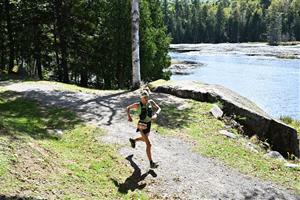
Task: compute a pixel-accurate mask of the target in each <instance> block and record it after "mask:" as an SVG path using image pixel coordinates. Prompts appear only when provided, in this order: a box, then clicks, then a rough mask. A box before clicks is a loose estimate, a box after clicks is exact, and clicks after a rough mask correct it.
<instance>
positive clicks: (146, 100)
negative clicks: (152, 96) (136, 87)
mask: <svg viewBox="0 0 300 200" xmlns="http://www.w3.org/2000/svg"><path fill="white" fill-rule="evenodd" d="M141 101H142V104H144V105H145V104H147V103H148V97H147V96H144V97H142V98H141Z"/></svg>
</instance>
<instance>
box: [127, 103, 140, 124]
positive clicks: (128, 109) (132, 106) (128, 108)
mask: <svg viewBox="0 0 300 200" xmlns="http://www.w3.org/2000/svg"><path fill="white" fill-rule="evenodd" d="M138 106H139V104H138V103H134V104H131V105H129V106H127V108H126V112H127V117H128V121H130V122H132V117H131V115H130V110H131V109H137V108H138Z"/></svg>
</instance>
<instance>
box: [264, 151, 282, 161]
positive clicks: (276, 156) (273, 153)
mask: <svg viewBox="0 0 300 200" xmlns="http://www.w3.org/2000/svg"><path fill="white" fill-rule="evenodd" d="M264 157H269V158H273V159H276V160H284V157H283V156H282V155H281V154H280V153H279V152H278V151H269V152H268V153H266V154H265V155H264Z"/></svg>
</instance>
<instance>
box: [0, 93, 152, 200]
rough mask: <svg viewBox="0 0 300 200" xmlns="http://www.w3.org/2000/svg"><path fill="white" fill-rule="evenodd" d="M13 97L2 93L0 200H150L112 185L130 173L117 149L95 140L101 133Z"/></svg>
mask: <svg viewBox="0 0 300 200" xmlns="http://www.w3.org/2000/svg"><path fill="white" fill-rule="evenodd" d="M16 95H17V94H15V93H12V92H8V91H6V92H2V93H0V113H1V116H0V185H1V187H0V197H1V198H2V197H7V198H18V197H22V198H29V199H30V198H43V199H148V197H147V195H146V194H145V193H144V192H142V191H140V190H134V191H128V192H126V193H120V192H118V188H117V187H116V185H115V183H114V182H113V181H112V179H114V180H117V181H118V182H124V181H125V179H126V178H127V177H129V176H130V175H131V174H132V169H131V168H130V167H128V166H127V165H126V164H127V163H126V162H125V161H124V159H122V158H121V157H120V156H119V155H118V153H117V148H118V147H117V146H112V145H106V144H102V143H101V142H99V141H98V140H96V138H98V137H99V136H101V135H103V134H105V133H104V132H103V131H102V130H101V129H99V128H96V127H93V126H88V125H85V124H84V123H83V122H82V121H81V120H80V119H79V118H78V117H77V116H76V114H75V113H73V112H71V111H69V110H66V109H61V108H49V107H43V106H41V105H40V104H39V103H37V102H36V101H31V100H28V99H24V98H20V97H18V96H16ZM56 130H61V131H62V132H63V135H60V136H59V137H58V136H57V135H56Z"/></svg>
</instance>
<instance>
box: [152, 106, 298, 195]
mask: <svg viewBox="0 0 300 200" xmlns="http://www.w3.org/2000/svg"><path fill="white" fill-rule="evenodd" d="M189 104H190V108H187V109H185V110H182V111H180V110H178V109H177V108H176V107H174V106H168V105H163V106H162V113H161V115H160V117H159V120H158V122H157V124H156V125H154V129H156V130H157V131H158V132H159V133H160V134H164V135H183V136H185V137H187V138H188V139H191V140H193V141H195V142H196V144H197V145H196V147H195V150H196V151H197V152H199V153H200V154H201V155H204V156H207V157H211V158H216V159H218V160H221V161H222V162H223V163H225V164H226V165H228V166H230V167H233V168H236V169H238V170H239V171H241V172H242V173H244V174H249V175H251V176H255V177H258V178H260V179H262V180H269V181H272V182H275V183H278V184H281V185H283V186H285V187H287V188H291V189H293V190H295V191H297V192H298V193H300V185H299V182H300V171H299V170H298V171H297V170H295V169H289V168H287V167H285V166H284V163H283V162H280V161H276V160H272V159H267V158H264V157H263V155H264V154H265V150H263V149H262V148H260V147H259V146H258V145H257V146H256V147H257V148H256V149H257V152H256V153H254V152H252V151H251V150H250V149H249V148H247V147H246V145H247V144H248V143H249V142H250V139H247V138H245V137H243V136H241V135H238V134H237V131H236V130H229V131H232V132H233V133H235V134H237V135H238V139H236V140H232V139H227V138H224V136H222V135H220V134H219V133H218V131H219V130H222V129H225V124H224V123H223V122H222V121H219V120H217V119H215V118H213V117H212V116H210V115H209V114H207V113H208V111H209V110H210V109H211V108H212V104H208V103H201V102H197V101H192V100H190V101H189ZM191 108H192V109H191ZM165 118H168V120H165ZM171 121H172V122H171ZM170 122H171V123H173V124H172V127H169V123H170Z"/></svg>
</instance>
